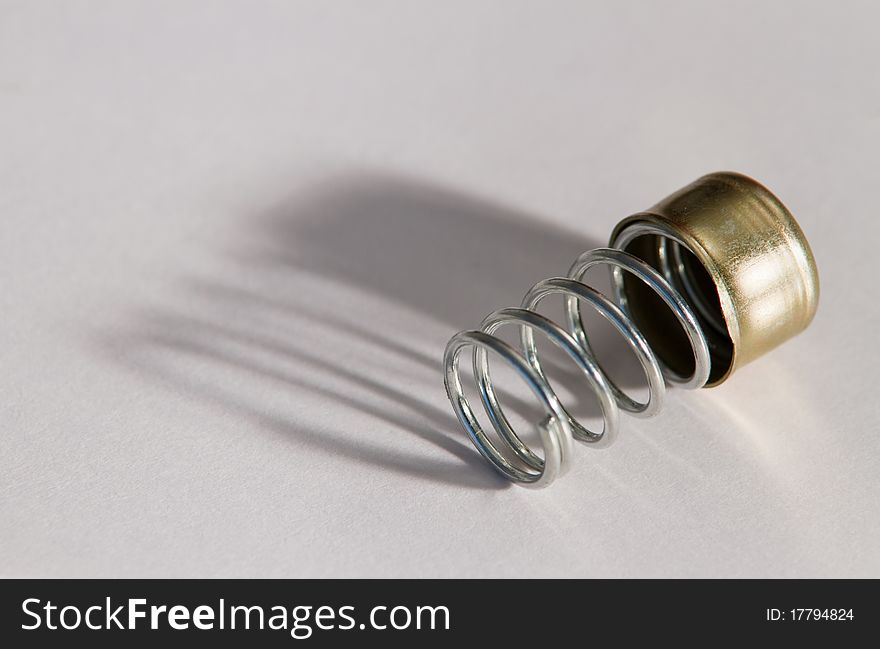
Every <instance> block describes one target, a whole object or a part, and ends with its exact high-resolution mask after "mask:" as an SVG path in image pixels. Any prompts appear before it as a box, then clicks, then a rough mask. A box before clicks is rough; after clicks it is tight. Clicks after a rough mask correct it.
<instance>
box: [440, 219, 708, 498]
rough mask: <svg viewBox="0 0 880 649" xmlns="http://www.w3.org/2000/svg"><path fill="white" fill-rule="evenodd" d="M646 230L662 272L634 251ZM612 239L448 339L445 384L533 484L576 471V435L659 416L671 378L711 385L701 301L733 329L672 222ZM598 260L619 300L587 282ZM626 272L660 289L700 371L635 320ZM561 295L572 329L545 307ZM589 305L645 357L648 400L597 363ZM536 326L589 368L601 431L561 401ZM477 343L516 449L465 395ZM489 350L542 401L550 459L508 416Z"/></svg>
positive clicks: (486, 386) (483, 444)
mask: <svg viewBox="0 0 880 649" xmlns="http://www.w3.org/2000/svg"><path fill="white" fill-rule="evenodd" d="M645 235H652V236H654V237H656V241H657V245H658V247H659V248H658V259H659V260H660V263H659V264H658V266H659V267H660V268H659V271H658V270H656V269H654V268H653V267H651V266H650V265H648V264H647V263H646V262H644V261H643V260H641V259H639V258H637V257H635V256H633V255H632V254H630V253H628V252H625V251H624V249H625V248H626V247H627V245H628V244H629V243H630V242H632V241H633V240H634V239H636V238H637V237H641V236H645ZM611 245H612V246H613V247H611V248H596V249H594V250H590V251H588V252H585V253H583V254H581V255H580V256H579V257H578V258H577V260H576V261H575V262H574V264H573V265H572V267H571V269H570V271H569V273H568V277H554V278H550V279H546V280H544V281H542V282H538V283H537V284H535V285H534V286H533V287H532V288H531V289H530V290H529V291H528V293H526V295H525V297H524V298H523V301H522V305H521V307H520V308H516V309H501V310H499V311H495V312H494V313H491V314H490V315H489V316H487V317H486V318H485V320H483V323H482V325H481V327H480V329H479V330H478V331H477V330H472V331H462V332H459V333H458V334H456V335H455V336H453V337H452V339H451V340H450V341H449V343H448V344H447V346H446V352H445V355H444V364H445V384H446V393H447V395H448V396H449V400H450V402H451V403H452V407H453V409H454V410H455V413H456V415H457V417H458V419H459V421H460V422H461V424H462V426H464V428H465V430H466V431H467V433H468V435H469V437H470V438H471V441H473V443H474V445H475V446H476V447H477V449H478V450H479V451H480V453H481V454H482V455H483V456H484V457H485V458H486V459H487V460H488V461H489V462H490V463H491V464H492V466H493V467H495V469H497V470H498V471H499V472H501V474H502V475H504V476H505V477H507V478H509V479H510V480H512V481H514V482H518V483H521V484H524V485H527V486H532V487H543V486H547V485H549V484H550V483H551V482H553V480H554V479H556V478H557V477H558V476H560V475H561V474H562V473H564V471H565V470H566V468H567V465H568V459H569V458H570V457H571V455H572V446H573V444H572V439H578V440H580V441H583V442H587V443H589V444H593V445H596V446H604V445H607V444H610V443H611V442H612V441H613V440H614V438H615V437H616V435H617V431H618V428H619V411H620V410H624V411H626V412H629V413H631V414H632V415H634V416H636V417H649V416H652V415H654V414H656V413H657V412H658V411H659V410H660V408H661V407H662V403H663V399H664V396H665V393H666V383H665V381H668V382H669V383H670V384H676V385H679V386H681V387H683V388H687V389H693V388H699V387H702V386H703V385H705V384H706V381H707V380H708V378H709V369H710V357H709V348H708V345H707V342H706V336H705V334H704V333H703V329H702V327H701V324H700V321H699V320H698V319H697V317H696V315H695V313H694V310H693V309H692V308H691V304H693V306H694V307H695V308H696V310H697V311H699V312H700V315H701V316H702V319H703V322H706V323H707V324H708V325H709V326H711V327H713V328H717V327H723V326H724V323H723V321H720V320H719V318H718V316H717V315H716V314H715V313H714V312H713V311H712V310H711V309H710V308H708V307H707V305H706V302H705V300H704V298H703V297H702V296H701V294H700V292H699V291H698V290H697V289H696V288H695V286H694V284H693V282H692V281H691V279H690V277H689V274H688V270H687V267H686V265H685V264H684V263H683V262H682V257H681V249H682V248H684V249H686V250H687V249H688V247H687V246H686V244H685V243H684V242H683V241H682V240H681V239H680V238H679V237H678V236H677V235H676V233H675V232H673V231H672V230H670V229H666V228H661V227H658V226H657V225H654V224H649V223H645V222H637V223H633V224H631V225H630V226H628V227H627V228H625V229H624V230H623V231H621V232H620V234H619V235H618V236H617V238H616V239H615V240H614V241H613V242H612V244H611ZM598 265H607V266H610V267H611V271H612V293H613V297H614V300H613V301H612V300H611V299H609V298H608V297H607V296H605V295H603V294H602V293H599V292H598V291H596V290H595V289H594V288H592V287H590V286H588V285H587V284H584V283H583V282H582V281H581V279H582V278H583V276H584V275H585V274H586V272H587V271H588V270H589V269H590V268H592V267H594V266H598ZM624 271H626V272H628V273H631V274H632V275H634V276H635V277H637V278H639V279H640V280H641V281H643V282H645V284H647V285H648V286H649V287H651V288H652V289H653V290H654V291H655V292H656V293H657V295H659V296H660V298H661V299H662V300H663V301H664V302H665V303H666V305H667V306H668V307H669V309H670V310H671V311H672V313H673V314H674V315H675V317H676V319H677V320H678V322H679V323H680V324H681V326H682V328H683V329H684V332H685V333H686V334H687V337H688V340H689V341H690V344H691V348H692V350H693V354H694V361H695V364H694V372H693V374H691V375H690V376H681V375H679V374H677V373H675V372H674V371H672V370H671V369H670V368H669V367H667V366H666V365H665V364H663V363H662V361H661V360H660V359H659V358H658V357H657V355H656V354H655V353H654V351H653V350H652V349H651V347H650V346H649V344H648V342H647V340H646V339H645V337H644V335H642V333H641V332H640V331H639V329H638V328H637V327H636V326H635V324H633V320H632V316H631V314H630V311H629V306H628V304H627V300H626V297H625V294H624V291H623V273H624ZM554 294H562V295H564V296H565V298H566V299H565V312H566V320H567V325H568V330H567V331H566V330H565V329H564V328H563V327H561V326H559V325H558V324H556V323H555V322H553V321H551V320H550V319H548V318H546V317H545V316H543V315H541V314H540V313H538V312H537V311H536V309H537V307H538V305H539V304H540V302H541V301H542V300H543V299H544V298H545V297H547V296H549V295H554ZM686 298H687V299H686ZM582 303H586V304H589V305H590V306H592V307H593V308H594V309H595V310H596V311H597V312H598V313H599V314H600V315H601V316H603V317H604V318H605V319H606V320H607V321H608V322H610V323H611V325H612V326H613V327H614V328H615V329H616V330H617V331H618V332H620V334H621V335H622V336H623V337H624V339H625V340H626V342H627V343H628V345H629V347H630V348H631V349H632V350H633V352H634V353H635V354H636V356H637V357H638V359H639V362H640V363H641V366H642V368H643V370H644V372H645V377H646V379H647V383H648V399H647V401H645V402H639V401H636V400H634V399H633V398H631V397H630V396H628V395H627V394H626V393H625V392H624V391H623V390H621V389H620V388H619V387H618V386H617V385H616V384H615V383H614V382H613V381H611V380H610V379H609V377H608V376H607V374H606V373H605V371H604V370H603V369H602V367H601V365H600V364H599V362H598V361H597V360H596V357H595V355H594V353H593V350H592V348H591V347H590V343H589V341H588V339H587V334H586V331H585V330H584V325H583V320H582V318H581V304H582ZM509 324H515V325H519V326H520V336H521V342H522V352H520V351H518V350H517V349H516V348H515V347H513V346H512V345H510V344H508V343H507V342H505V341H503V340H502V339H501V338H498V337H497V336H495V335H494V334H495V332H496V331H498V329H500V328H501V327H503V326H505V325H509ZM535 331H540V332H541V333H542V334H544V335H545V336H546V337H547V338H548V339H549V340H550V341H552V342H553V343H554V344H555V345H556V346H558V347H559V348H560V349H562V350H563V351H564V352H565V353H566V354H567V355H568V356H569V357H570V358H571V359H572V360H573V361H574V362H575V364H576V365H577V366H578V367H579V368H580V369H581V370H582V371H583V373H584V375H585V376H586V378H587V381H588V382H589V384H590V387H591V389H592V390H593V392H594V393H595V394H596V397H597V398H598V401H599V406H600V409H601V411H602V418H603V429H602V431H601V432H593V431H591V430H588V429H587V428H586V427H584V426H583V425H581V424H580V423H579V422H578V421H577V420H576V419H575V418H574V417H573V416H572V415H570V414H569V412H568V411H567V410H566V409H565V407H564V406H563V405H562V404H561V403H560V401H559V399H558V398H557V396H556V394H555V392H554V391H553V388H552V387H551V386H550V383H549V381H548V380H547V377H546V375H545V373H544V370H543V368H542V367H541V363H540V360H539V358H538V353H537V349H536V346H535V338H534V332H535ZM467 347H472V348H473V368H474V375H475V377H476V382H477V387H478V389H479V393H480V398H481V400H482V402H483V406H484V408H485V410H486V414H487V415H488V416H489V420H490V421H491V422H492V426H493V427H494V428H495V431H496V432H497V433H498V437H499V440H500V441H501V442H503V443H504V445H505V446H506V447H507V450H508V451H509V453H508V455H505V454H503V453H502V452H500V451H499V449H498V448H497V447H496V445H495V444H494V443H493V442H492V441H491V440H490V439H489V438H488V437H487V436H486V434H485V432H484V431H483V429H482V428H481V426H480V424H479V423H478V421H477V419H476V417H475V416H474V412H473V410H472V409H471V406H470V404H469V403H468V400H467V397H466V396H465V394H464V390H463V388H462V384H461V379H460V376H459V367H458V365H459V356H460V354H461V352H462V350H464V349H465V348H467ZM489 351H492V352H495V353H496V354H497V355H499V356H500V357H501V358H503V359H504V360H505V361H506V362H507V363H509V364H510V365H511V366H512V367H513V369H514V370H515V371H516V373H517V374H518V375H519V376H520V377H521V378H522V379H523V380H524V381H525V382H526V384H527V385H528V386H529V388H531V390H532V392H533V393H534V394H535V395H536V396H537V398H538V400H539V401H540V402H541V404H542V406H543V409H544V412H545V415H546V416H545V417H544V419H543V420H542V421H541V422H539V423H538V432H539V435H540V439H541V443H542V445H543V448H544V457H543V458H541V457H540V456H538V455H537V454H536V453H535V452H534V451H532V450H531V449H530V448H529V447H528V446H527V445H526V444H525V443H523V441H522V440H521V439H520V438H519V436H518V435H517V434H516V432H515V431H514V430H513V428H512V426H511V425H510V423H509V422H508V420H507V418H506V417H505V415H504V411H503V409H502V408H501V404H500V403H499V401H498V397H497V395H496V393H495V389H494V387H493V384H492V378H491V375H490V371H489V360H488V352H489ZM664 378H665V381H664Z"/></svg>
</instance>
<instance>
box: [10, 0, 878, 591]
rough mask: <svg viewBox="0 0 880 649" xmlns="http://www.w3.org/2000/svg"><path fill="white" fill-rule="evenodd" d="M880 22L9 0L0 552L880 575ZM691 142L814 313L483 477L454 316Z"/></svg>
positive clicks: (733, 7) (15, 567)
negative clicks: (761, 229) (778, 223)
mask: <svg viewBox="0 0 880 649" xmlns="http://www.w3.org/2000/svg"><path fill="white" fill-rule="evenodd" d="M878 20H880V14H878V13H877V11H875V10H874V9H873V7H872V5H871V4H870V3H864V4H857V3H847V2H836V3H829V2H821V3H811V4H808V3H801V2H797V3H795V2H790V3H768V2H754V3H726V2H725V3H687V4H681V3H674V4H670V3H648V2H645V3H638V4H628V3H620V2H608V3H604V4H590V3H586V2H576V3H568V4H564V3H558V2H557V3H546V2H534V3H528V4H523V3H511V2H500V1H499V2H476V3H475V2H458V3H456V2H452V3H440V2H421V3H411V2H392V3H388V2H378V3H376V2H374V3H361V2H351V3H343V2H329V3H319V2H314V3H286V2H277V3H268V2H261V3H252V2H238V3H219V2H176V1H175V2H130V1H124V2H122V1H121V2H64V3H62V2H2V3H0V152H2V154H0V214H2V217H0V228H2V229H0V268H2V274H0V277H2V290H0V309H2V311H0V313H2V320H0V367H2V372H0V520H2V529H0V573H2V574H4V575H13V576H20V575H38V576H54V575H62V576H74V575H78V576H98V575H105V576H123V575H135V576H221V575H224V576H520V575H522V576H750V577H757V576H787V577H795V576H868V575H870V576H874V577H878V576H880V543H878V535H880V488H878V487H880V477H878V476H880V459H878V450H880V434H878V433H880V425H878V424H880V407H878V397H877V394H878V392H877V373H876V368H877V362H878V360H880V359H878V352H877V337H878V335H880V307H878V297H880V295H878V289H877V280H876V278H877V276H878V270H877V269H878V265H877V264H878V261H880V260H878V254H877V247H876V246H877V243H876V242H877V236H878V234H880V229H878V225H877V224H878V219H877V216H876V213H875V212H876V210H877V204H878V198H877V190H878V186H880V172H878V149H880V74H878V61H880V39H878V38H877V36H876V26H877V24H878ZM717 169H734V170H738V171H742V172H745V173H748V174H750V175H753V176H755V177H756V178H758V179H760V180H761V181H763V182H765V183H767V184H768V185H769V186H770V187H771V188H772V189H773V190H774V191H776V192H777V193H778V194H779V195H780V196H781V197H782V199H783V200H784V201H786V203H787V204H788V205H789V207H790V208H791V209H792V211H793V212H794V213H795V215H796V216H797V218H798V219H799V221H800V223H801V225H802V226H803V229H804V230H805V232H806V233H807V235H808V237H809V239H810V241H811V243H812V245H813V249H814V252H815V255H816V258H817V261H818V265H819V270H820V275H821V280H822V297H821V302H820V308H819V313H818V316H817V318H816V320H815V322H814V324H813V325H812V327H811V328H810V329H809V330H808V331H807V332H806V333H805V334H803V335H802V336H800V337H799V338H797V339H796V340H793V341H791V342H790V343H788V344H787V345H785V346H784V347H782V348H780V349H779V350H777V351H776V352H775V353H773V354H772V355H771V356H768V357H766V358H764V359H762V360H761V361H759V362H756V363H754V364H753V365H750V366H748V367H746V368H744V369H743V370H742V371H741V372H739V373H738V374H737V375H735V376H734V378H733V380H731V381H730V382H729V383H728V384H726V385H724V386H722V387H721V388H718V389H715V390H709V391H706V390H703V391H699V392H695V393H682V392H680V391H672V392H671V393H670V395H669V399H668V405H667V408H666V409H665V410H664V411H663V413H662V414H661V415H660V416H659V417H657V418H655V419H653V420H634V419H631V418H625V420H624V422H623V430H622V433H621V439H620V441H619V443H617V444H615V445H614V446H612V447H611V448H609V449H607V450H602V451H595V450H592V449H589V448H585V447H583V446H580V445H579V446H578V448H577V449H576V451H577V457H576V461H575V463H574V468H573V471H572V472H571V473H569V474H568V475H567V476H565V477H564V478H563V479H561V480H559V481H558V482H557V483H556V484H554V485H553V487H552V488H550V489H549V490H545V491H542V492H534V491H530V490H524V489H521V488H515V487H509V486H507V485H506V484H505V483H503V482H501V481H500V480H499V479H497V478H495V476H494V474H492V473H491V472H490V470H489V469H488V466H487V465H486V464H485V463H484V462H483V461H482V460H481V459H480V458H479V457H478V456H477V455H476V453H475V451H474V450H473V448H472V447H471V446H470V444H469V443H468V442H467V440H466V439H464V437H463V433H462V432H461V430H460V428H459V426H458V424H457V422H455V421H454V419H453V417H452V415H451V412H450V408H449V407H448V403H447V402H446V399H445V394H444V392H443V388H442V382H441V381H442V377H441V370H440V356H441V354H442V350H443V347H444V345H445V343H446V340H447V338H448V337H449V336H450V335H451V334H452V333H454V332H455V331H456V330H458V329H461V328H469V327H475V326H477V325H478V323H479V321H480V319H481V318H482V316H484V315H485V314H486V313H488V312H489V311H491V310H493V309H495V308H499V307H502V306H514V305H516V304H517V303H518V302H519V299H520V297H521V295H522V294H523V293H524V292H525V290H526V289H527V288H528V287H529V286H530V285H531V284H532V283H533V282H535V281H537V280H539V279H542V278H543V277H545V276H548V275H555V274H561V273H563V272H564V271H565V269H566V268H567V267H568V264H569V262H570V261H571V260H572V259H573V258H574V256H576V254H577V253H578V252H580V251H581V250H582V249H585V248H587V247H591V246H595V245H597V244H598V243H600V242H604V241H605V239H606V237H607V236H608V233H609V232H610V230H611V228H612V226H613V225H614V224H615V223H616V221H617V220H618V219H619V218H621V217H623V216H626V215H627V214H629V213H631V212H634V211H637V210H639V209H642V208H645V207H647V206H648V205H650V204H651V203H653V202H654V201H655V200H656V199H658V198H660V197H662V196H664V195H666V194H667V193H669V192H670V191H672V190H674V189H677V188H678V187H679V186H681V185H683V184H685V183H687V182H689V181H691V180H693V179H694V178H696V177H697V176H699V175H700V174H702V173H704V172H707V171H713V170H717ZM495 228H500V230H501V234H500V235H494V234H492V232H493V230H494V229H495ZM477 250H480V251H481V252H482V254H483V255H484V256H485V260H484V262H483V263H479V264H478V263H477V262H475V261H474V260H473V258H472V255H473V253H474V252H475V251H477ZM422 291H425V294H426V295H427V296H429V297H428V298H424V297H422V296H421V292H422Z"/></svg>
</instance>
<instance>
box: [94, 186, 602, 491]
mask: <svg viewBox="0 0 880 649" xmlns="http://www.w3.org/2000/svg"><path fill="white" fill-rule="evenodd" d="M596 245H597V242H595V241H590V240H587V239H584V238H581V237H579V236H577V235H576V234H573V233H572V232H569V231H564V230H561V229H559V228H555V227H552V226H548V225H547V224H545V223H541V222H539V221H537V220H535V219H534V218H532V217H530V216H529V215H527V214H522V213H519V212H516V211H514V210H511V209H508V208H505V207H503V206H499V205H496V204H493V203H490V202H487V201H483V200H480V199H476V198H473V197H470V196H466V195H462V194H458V193H455V192H452V191H448V190H445V189H442V188H438V187H434V186H429V185H426V184H423V183H419V182H416V181H413V180H408V179H403V178H395V177H389V176H381V175H369V174H367V175H353V176H346V177H341V178H336V179H333V180H331V181H327V182H325V183H322V184H320V185H318V186H316V187H313V188H312V189H311V190H310V191H308V192H305V193H304V194H301V195H298V196H296V197H295V198H294V199H293V200H290V201H287V202H285V203H284V204H281V205H279V206H278V207H277V208H275V209H273V210H270V211H269V213H267V214H263V215H259V216H258V217H256V218H252V219H248V220H246V221H245V222H244V224H243V227H242V232H241V236H240V237H239V239H238V240H237V241H236V244H235V247H234V248H233V249H231V250H229V251H225V252H222V253H219V252H218V253H217V254H218V255H220V261H221V262H222V263H219V264H217V267H218V269H219V270H218V271H217V272H216V273H205V274H200V275H197V276H196V275H193V276H184V277H181V278H180V280H179V284H178V285H177V286H174V287H173V291H172V292H171V293H172V294H171V295H169V297H168V300H167V301H166V302H163V303H162V304H160V305H159V306H158V307H157V308H152V309H148V308H143V309H141V310H139V311H138V312H137V313H136V314H135V316H136V317H135V322H134V324H133V326H132V327H131V330H130V331H126V332H125V333H123V334H122V335H116V334H114V335H113V336H105V337H104V338H103V343H105V348H107V347H108V346H109V349H110V352H111V353H112V355H113V357H114V360H116V361H121V362H122V363H124V364H125V365H127V366H129V367H130V368H132V369H135V370H137V371H139V372H145V373H146V374H147V375H148V376H150V377H152V378H153V379H155V380H159V381H161V382H162V383H163V384H165V385H167V386H169V387H170V388H172V389H174V390H176V391H178V392H179V393H182V394H184V395H186V396H191V397H194V398H197V399H200V400H206V401H208V402H210V403H212V404H216V405H217V406H218V407H220V408H223V409H224V410H225V411H226V412H227V413H234V414H235V415H236V416H239V417H241V418H242V420H243V421H245V422H248V423H249V424H250V425H255V426H257V427H260V428H262V429H264V430H267V431H270V432H273V433H275V434H280V435H283V436H290V437H293V438H295V439H296V440H297V441H298V442H299V443H301V444H306V445H308V446H309V447H310V448H311V449H315V450H317V451H320V452H324V453H328V454H331V455H334V456H336V457H339V458H343V459H345V460H349V461H351V462H354V463H359V464H364V463H366V464H372V465H375V466H377V467H380V468H382V469H385V470H390V471H394V472H398V473H400V474H403V475H406V476H413V477H417V478H420V479H427V480H431V481H437V482H441V483H447V484H453V485H462V486H467V487H472V488H501V487H503V486H505V485H506V482H504V481H503V480H502V479H501V478H499V477H497V476H496V475H495V474H494V473H493V472H492V471H491V470H490V469H489V467H488V466H487V465H486V464H485V462H484V461H483V460H482V458H481V457H480V456H479V455H478V454H477V452H476V450H475V449H474V448H473V447H472V446H471V444H470V442H469V440H468V439H467V438H466V436H465V434H464V432H463V431H462V430H461V428H460V426H459V425H458V422H457V421H456V420H455V417H454V415H453V414H452V413H451V409H450V408H449V407H448V402H447V401H446V395H445V392H444V390H443V387H442V367H441V356H442V352H443V348H444V346H445V343H446V340H447V339H448V338H449V337H450V336H451V335H452V334H453V333H455V331H457V330H459V329H462V328H476V327H477V326H478V325H479V323H480V321H481V320H482V318H483V316H485V315H486V313H487V312H489V311H490V310H492V309H495V308H501V307H505V306H515V305H517V304H518V303H519V300H520V299H521V297H522V295H523V293H524V292H525V291H526V290H527V289H528V288H529V287H530V286H531V285H532V284H534V283H535V282H536V281H539V280H541V279H543V278H545V277H549V276H552V275H562V274H564V273H565V271H566V269H567V267H568V264H569V263H570V262H571V261H572V260H573V259H574V258H575V257H576V256H577V255H578V254H579V253H580V252H582V251H584V250H587V249H589V248H593V247H596ZM599 344H600V345H601V342H600V343H599ZM316 399H318V400H322V401H323V402H325V403H327V404H329V405H328V407H327V408H325V411H326V416H324V417H322V418H321V420H320V422H315V421H308V420H307V419H308V418H301V417H299V416H298V415H297V414H291V408H290V405H291V404H294V405H296V404H308V403H312V402H314V401H315V400H316ZM294 410H295V411H297V412H298V409H297V408H294ZM346 410H347V411H353V412H355V413H357V415H358V420H359V421H361V424H360V425H358V426H357V430H352V428H351V426H350V425H348V426H344V425H339V426H335V425H334V421H335V420H336V417H334V413H336V412H341V411H346ZM350 420H351V419H350V418H348V419H347V421H349V422H350ZM389 429H390V430H391V431H393V435H390V436H389V434H388V431H389ZM401 436H406V437H407V443H406V444H403V443H400V440H402V438H401ZM413 441H415V442H417V444H415V445H414V444H413Z"/></svg>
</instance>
